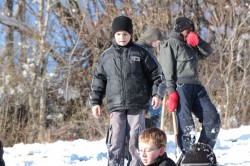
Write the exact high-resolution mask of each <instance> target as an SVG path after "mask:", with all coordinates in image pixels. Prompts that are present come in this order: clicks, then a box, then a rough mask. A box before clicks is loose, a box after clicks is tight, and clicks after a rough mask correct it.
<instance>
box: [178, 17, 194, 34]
mask: <svg viewBox="0 0 250 166" xmlns="http://www.w3.org/2000/svg"><path fill="white" fill-rule="evenodd" d="M188 27H192V28H193V31H194V23H193V21H192V20H190V19H189V18H187V17H178V18H177V19H176V21H175V25H174V31H175V32H178V33H180V32H182V31H184V30H185V29H187V28H188Z"/></svg>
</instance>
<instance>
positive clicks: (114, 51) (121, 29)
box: [90, 16, 164, 166]
mask: <svg viewBox="0 0 250 166" xmlns="http://www.w3.org/2000/svg"><path fill="white" fill-rule="evenodd" d="M112 33H113V36H114V38H113V40H112V46H111V47H110V48H108V49H107V50H105V51H104V52H103V53H102V55H101V57H100V59H99V62H98V64H97V65H96V68H95V71H94V77H93V80H92V85H91V92H90V103H91V105H92V113H93V116H94V117H96V118H98V117H99V116H100V115H101V108H100V107H101V104H102V100H103V98H104V96H105V97H106V98H107V104H108V109H109V113H110V127H109V137H108V155H109V156H108V157H109V165H119V166H120V165H124V154H125V140H126V138H127V139H128V144H129V159H128V165H133V166H138V165H140V158H139V153H138V151H137V149H138V136H139V134H140V133H141V132H142V131H143V130H144V129H145V111H146V110H148V108H149V99H150V98H151V97H152V104H153V109H157V108H158V107H159V106H160V105H161V99H162V98H163V97H164V96H162V95H161V94H160V93H159V92H158V86H159V85H160V84H161V83H162V80H163V77H164V76H163V75H162V70H161V67H160V65H159V63H158V62H157V61H156V59H155V58H154V55H152V54H151V53H150V52H149V51H147V50H146V49H145V48H143V47H142V46H140V45H138V44H135V43H134V42H133V41H132V34H133V25H132V20H131V19H130V18H129V17H126V16H119V17H116V18H115V19H114V20H113V23H112Z"/></svg>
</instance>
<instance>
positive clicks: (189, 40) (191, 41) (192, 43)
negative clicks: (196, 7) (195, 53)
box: [187, 32, 199, 47]
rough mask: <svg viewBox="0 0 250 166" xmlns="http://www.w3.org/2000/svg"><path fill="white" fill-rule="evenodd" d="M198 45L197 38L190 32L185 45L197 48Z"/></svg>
mask: <svg viewBox="0 0 250 166" xmlns="http://www.w3.org/2000/svg"><path fill="white" fill-rule="evenodd" d="M198 43H199V37H198V35H197V34H196V33H195V32H190V33H189V34H188V36H187V44H189V45H190V46H193V47H195V46H197V44H198Z"/></svg>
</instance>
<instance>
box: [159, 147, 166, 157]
mask: <svg viewBox="0 0 250 166" xmlns="http://www.w3.org/2000/svg"><path fill="white" fill-rule="evenodd" d="M165 150H166V147H164V146H162V147H161V148H160V156H162V155H163V154H164V153H165Z"/></svg>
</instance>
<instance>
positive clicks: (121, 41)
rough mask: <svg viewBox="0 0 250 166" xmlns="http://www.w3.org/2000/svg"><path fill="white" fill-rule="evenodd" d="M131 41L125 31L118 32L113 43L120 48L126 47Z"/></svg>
mask: <svg viewBox="0 0 250 166" xmlns="http://www.w3.org/2000/svg"><path fill="white" fill-rule="evenodd" d="M130 39H131V35H130V34H129V33H128V32H126V31H118V32H116V33H115V41H116V43H117V44H118V45H120V46H126V45H127V44H128V42H129V41H130Z"/></svg>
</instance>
